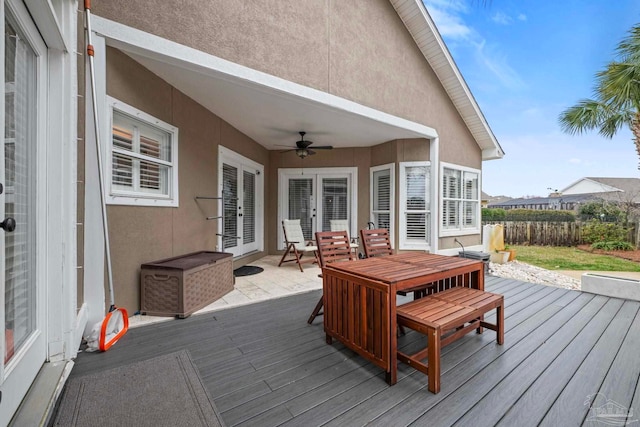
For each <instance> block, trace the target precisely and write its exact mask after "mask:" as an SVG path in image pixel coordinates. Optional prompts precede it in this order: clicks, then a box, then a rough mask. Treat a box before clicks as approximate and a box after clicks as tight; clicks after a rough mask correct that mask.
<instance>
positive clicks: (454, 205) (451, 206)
mask: <svg viewBox="0 0 640 427" xmlns="http://www.w3.org/2000/svg"><path fill="white" fill-rule="evenodd" d="M459 208H460V202H459V201H458V200H443V201H442V225H443V226H444V228H458V227H459V224H458V209H459Z"/></svg>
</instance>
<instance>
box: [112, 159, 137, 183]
mask: <svg viewBox="0 0 640 427" xmlns="http://www.w3.org/2000/svg"><path fill="white" fill-rule="evenodd" d="M112 168H113V171H112V173H111V183H112V184H113V186H114V187H118V188H120V189H122V188H124V189H132V188H133V159H131V157H128V156H123V155H122V154H119V153H113V157H112Z"/></svg>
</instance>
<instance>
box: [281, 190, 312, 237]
mask: <svg viewBox="0 0 640 427" xmlns="http://www.w3.org/2000/svg"><path fill="white" fill-rule="evenodd" d="M315 212H316V210H315V202H314V197H313V178H290V179H289V209H288V212H287V217H286V218H285V219H300V225H301V226H302V233H303V234H304V238H305V239H308V240H311V239H313V238H314V236H313V233H314V231H315V230H314V229H313V218H314V217H315Z"/></svg>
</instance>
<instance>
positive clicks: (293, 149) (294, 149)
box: [280, 148, 297, 153]
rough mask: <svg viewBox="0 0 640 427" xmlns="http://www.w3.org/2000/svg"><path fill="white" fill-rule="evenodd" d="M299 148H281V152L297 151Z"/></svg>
mask: <svg viewBox="0 0 640 427" xmlns="http://www.w3.org/2000/svg"><path fill="white" fill-rule="evenodd" d="M296 150H297V148H291V149H289V150H280V153H288V152H289V151H296Z"/></svg>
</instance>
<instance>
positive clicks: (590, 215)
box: [578, 201, 626, 222]
mask: <svg viewBox="0 0 640 427" xmlns="http://www.w3.org/2000/svg"><path fill="white" fill-rule="evenodd" d="M578 215H579V217H580V219H581V220H583V221H587V220H590V219H598V220H600V221H602V222H624V221H625V219H626V214H625V213H624V212H623V211H622V210H621V209H620V207H619V206H617V205H616V204H614V203H610V202H604V201H593V202H589V203H585V204H584V205H582V206H580V209H579V210H578Z"/></svg>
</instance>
